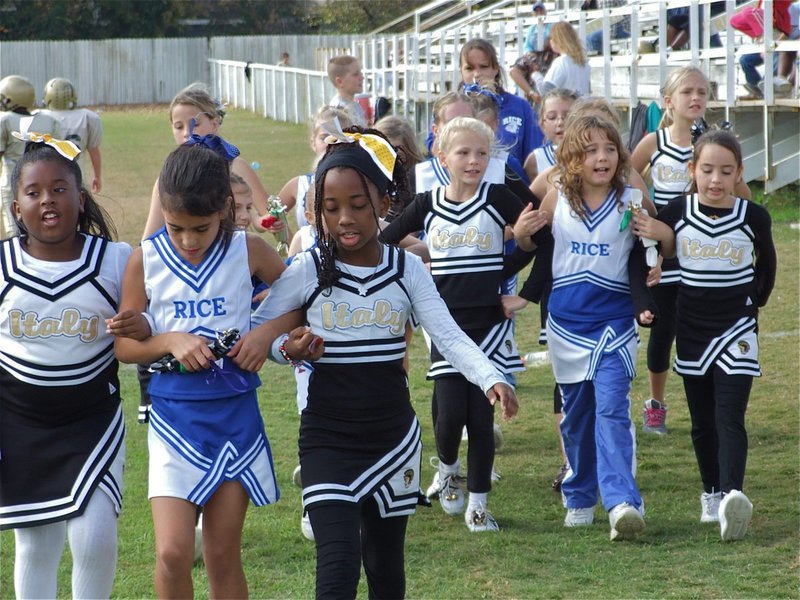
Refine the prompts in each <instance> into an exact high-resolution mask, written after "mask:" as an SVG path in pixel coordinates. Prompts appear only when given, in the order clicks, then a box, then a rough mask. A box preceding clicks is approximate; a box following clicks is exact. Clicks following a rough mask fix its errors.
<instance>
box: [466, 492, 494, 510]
mask: <svg viewBox="0 0 800 600" xmlns="http://www.w3.org/2000/svg"><path fill="white" fill-rule="evenodd" d="M488 497H489V494H488V492H483V493H482V494H479V493H478V492H470V493H469V503H468V504H467V512H469V511H471V510H473V509H476V508H479V507H480V508H482V509H484V510H486V500H487V499H488Z"/></svg>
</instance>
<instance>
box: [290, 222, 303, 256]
mask: <svg viewBox="0 0 800 600" xmlns="http://www.w3.org/2000/svg"><path fill="white" fill-rule="evenodd" d="M300 229H302V227H301V228H300ZM300 229H298V230H297V233H296V234H295V235H293V236H292V242H291V243H290V244H289V252H288V253H287V254H288V256H289V258H291V257H292V256H294V255H295V254H297V253H298V252H300V251H301V250H302V249H303V236H302V235H301V234H300Z"/></svg>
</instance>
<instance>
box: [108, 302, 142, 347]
mask: <svg viewBox="0 0 800 600" xmlns="http://www.w3.org/2000/svg"><path fill="white" fill-rule="evenodd" d="M106 333H109V334H111V335H113V336H116V337H124V338H131V339H133V340H137V341H139V342H141V341H142V340H146V339H147V338H149V337H150V335H151V331H150V323H148V322H147V319H145V318H144V315H143V314H142V313H140V312H137V311H135V310H124V311H122V312H120V313H117V314H116V315H114V316H113V317H111V318H110V319H106Z"/></svg>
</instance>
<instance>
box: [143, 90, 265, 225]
mask: <svg viewBox="0 0 800 600" xmlns="http://www.w3.org/2000/svg"><path fill="white" fill-rule="evenodd" d="M224 118H225V109H224V108H223V106H222V104H221V103H220V101H219V100H217V99H215V98H214V97H213V96H212V95H211V92H210V91H209V90H208V88H207V87H206V85H205V84H204V83H200V82H195V83H192V84H191V85H189V86H187V87H186V88H184V89H182V90H181V91H180V92H178V93H177V94H176V95H175V97H174V98H173V99H172V102H171V103H170V105H169V121H170V124H171V126H172V137H173V138H174V139H175V144H177V145H180V144H183V143H184V142H186V141H187V140H188V139H189V136H190V135H191V134H192V133H194V134H196V135H199V136H204V135H208V134H210V133H213V134H216V133H218V131H219V128H220V126H221V125H222V121H223V119H224ZM231 171H232V172H233V173H236V174H237V175H239V176H240V177H241V178H242V179H244V180H245V182H247V185H248V186H250V190H251V191H252V193H253V203H254V204H255V208H256V210H257V211H258V213H259V214H265V213H266V212H267V199H268V198H269V193H268V192H267V190H266V189H265V188H264V185H263V184H262V183H261V180H260V179H259V177H258V175H256V172H255V171H254V170H253V167H251V166H250V163H249V162H247V161H246V160H244V159H243V158H242V157H241V156H237V157H236V158H234V159H233V162H232V163H231ZM257 221H258V219H255V220H254V222H257ZM278 223H280V221H279V222H278ZM163 226H164V219H163V216H162V214H161V204H160V201H159V197H158V180H156V182H155V184H154V185H153V193H152V195H151V198H150V212H149V214H148V215H147V223H146V224H145V227H144V233H143V234H142V239H146V238H148V237H150V236H151V235H153V234H154V233H155V232H156V231H158V230H159V229H161V227H163ZM276 227H278V228H280V227H281V225H277V226H276Z"/></svg>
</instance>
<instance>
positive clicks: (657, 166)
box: [631, 65, 750, 435]
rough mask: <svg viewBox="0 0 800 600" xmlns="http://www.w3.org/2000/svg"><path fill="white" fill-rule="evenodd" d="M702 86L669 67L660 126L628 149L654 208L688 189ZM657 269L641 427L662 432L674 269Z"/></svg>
mask: <svg viewBox="0 0 800 600" xmlns="http://www.w3.org/2000/svg"><path fill="white" fill-rule="evenodd" d="M708 87H709V86H708V79H707V78H706V76H705V74H703V72H702V71H701V70H700V69H699V68H697V67H695V66H694V65H687V66H685V67H681V68H679V69H676V70H674V71H671V72H670V74H669V75H668V77H667V79H666V81H665V82H664V86H663V87H662V89H661V94H662V96H663V97H664V106H665V109H666V110H665V112H664V117H663V118H662V121H661V128H660V129H658V130H657V131H654V132H652V133H649V134H648V135H647V136H645V137H644V138H643V139H642V141H641V142H639V144H638V145H637V146H636V149H635V150H634V151H633V154H632V156H631V166H632V167H633V169H634V170H636V171H637V172H639V173H641V174H642V176H644V175H645V173H646V171H648V170H649V173H650V177H651V179H652V182H653V201H654V202H655V205H656V208H657V209H658V210H661V209H662V208H664V207H665V206H666V205H667V203H668V202H669V201H670V200H671V199H672V198H674V197H675V196H679V195H682V194H685V193H686V192H687V190H688V188H689V184H690V182H691V175H690V173H689V161H690V159H691V157H692V124H693V123H694V122H695V121H696V120H697V119H702V118H703V116H704V115H705V112H706V105H707V103H708ZM737 193H738V194H739V195H742V196H743V197H745V198H749V197H750V193H749V190H748V189H747V186H746V185H745V184H744V182H740V183H738V184H737ZM661 268H662V274H661V282H660V284H659V285H658V286H656V287H655V288H654V289H653V297H654V299H655V301H656V304H657V305H658V309H659V319H658V321H657V322H656V324H655V325H654V326H653V328H652V330H651V331H650V337H649V339H648V342H647V370H648V375H649V378H650V398H649V399H648V400H646V401H645V405H644V427H643V431H646V432H649V433H656V434H662V435H663V434H665V433H667V427H666V418H667V404H666V402H665V395H666V385H667V374H668V373H669V362H670V353H671V351H672V342H673V340H674V339H675V300H676V298H677V294H678V281H679V278H680V272H679V269H678V263H677V261H676V260H674V259H673V260H667V261H665V262H664V264H663V265H662V267H661Z"/></svg>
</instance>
